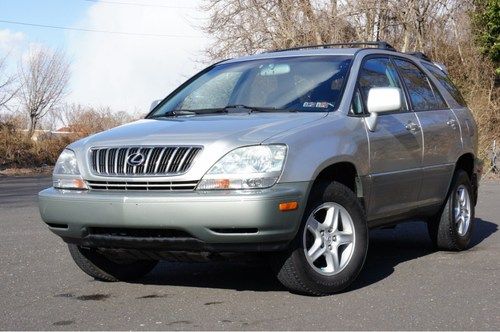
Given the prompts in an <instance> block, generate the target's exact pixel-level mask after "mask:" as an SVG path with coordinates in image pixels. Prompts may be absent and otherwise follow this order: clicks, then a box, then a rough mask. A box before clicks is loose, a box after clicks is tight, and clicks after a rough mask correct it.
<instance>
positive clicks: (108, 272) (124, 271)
mask: <svg viewBox="0 0 500 332" xmlns="http://www.w3.org/2000/svg"><path fill="white" fill-rule="evenodd" d="M68 248H69V252H70V254H71V257H72V258H73V260H74V261H75V263H76V265H78V267H79V268H80V269H81V270H82V271H83V272H85V273H87V274H88V275H89V276H91V277H93V278H95V279H97V280H101V281H128V280H134V279H138V278H141V277H143V276H144V275H146V274H148V273H149V272H150V271H151V270H152V269H153V268H154V267H155V266H156V264H158V261H153V260H151V261H149V260H134V261H129V262H120V263H119V262H116V261H113V260H111V259H109V258H108V257H106V256H104V255H103V254H102V253H100V252H98V251H97V250H96V249H92V248H83V247H80V246H77V245H75V244H68Z"/></svg>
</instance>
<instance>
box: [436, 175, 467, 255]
mask: <svg viewBox="0 0 500 332" xmlns="http://www.w3.org/2000/svg"><path fill="white" fill-rule="evenodd" d="M473 221H474V200H473V192H472V186H471V184H470V179H469V176H468V175H467V173H466V172H465V171H463V170H458V171H456V172H455V175H454V176H453V180H452V183H451V188H450V191H449V193H448V196H447V198H446V201H445V203H444V206H443V208H442V210H441V212H440V214H439V215H437V216H436V217H434V218H433V219H431V220H430V221H429V222H428V223H427V226H428V230H429V235H430V238H431V240H432V242H433V244H434V245H435V246H436V247H437V248H438V249H442V250H455V251H456V250H464V249H467V247H468V245H469V243H470V240H471V237H472V229H473Z"/></svg>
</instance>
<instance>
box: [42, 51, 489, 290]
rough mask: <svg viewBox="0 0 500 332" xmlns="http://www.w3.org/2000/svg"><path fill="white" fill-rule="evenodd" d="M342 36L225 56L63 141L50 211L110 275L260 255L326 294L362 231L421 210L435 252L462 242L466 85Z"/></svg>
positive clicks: (361, 244) (474, 172)
mask: <svg viewBox="0 0 500 332" xmlns="http://www.w3.org/2000/svg"><path fill="white" fill-rule="evenodd" d="M344 46H346V45H321V46H315V47H303V48H297V49H289V50H280V51H274V52H268V53H263V54H258V55H253V56H248V57H242V58H236V59H231V60H226V61H222V62H219V63H217V64H214V65H212V66H210V67H208V68H206V69H205V70H203V71H201V72H200V73H198V74H197V75H195V76H194V77H193V78H191V79H189V80H188V81H187V82H186V83H184V84H183V85H181V86H180V87H179V88H178V89H177V90H175V91H174V92H173V93H171V94H170V95H169V96H167V97H166V98H165V99H164V100H162V101H161V102H160V103H159V104H158V105H156V106H155V107H154V108H153V109H152V111H151V112H150V113H149V115H148V116H147V117H146V118H145V119H143V120H140V121H137V122H134V123H130V124H126V125H123V126H120V127H117V128H114V129H111V130H108V131H105V132H102V133H99V134H96V135H93V136H90V137H87V138H84V139H82V140H79V141H77V142H75V143H73V144H71V145H69V146H68V148H67V149H66V150H64V151H63V153H62V154H61V156H60V158H59V160H58V161H57V164H56V166H55V169H54V174H53V187H52V188H49V189H46V190H44V191H42V192H40V194H39V201H40V212H41V215H42V218H43V220H44V221H45V223H46V224H47V226H48V227H49V229H50V230H51V231H52V232H54V233H55V234H57V235H59V236H60V237H61V238H62V239H63V240H64V241H65V242H67V243H68V246H69V251H70V253H71V255H72V257H73V259H74V260H75V262H76V264H77V265H78V266H79V267H80V268H81V269H82V270H83V271H84V272H86V273H87V274H89V275H90V276H92V277H94V278H97V279H100V280H107V281H115V280H130V279H134V278H140V277H142V276H144V275H145V274H147V273H148V272H149V271H151V270H152V269H153V268H154V266H155V265H156V264H157V262H158V261H159V260H196V261H197V260H210V259H220V258H229V257H234V256H235V255H237V254H246V255H248V254H250V253H254V254H255V253H266V254H267V255H268V257H270V258H271V259H270V261H271V262H272V266H273V268H274V269H275V270H276V273H277V277H278V278H279V280H280V281H281V282H282V283H283V284H284V285H285V286H286V287H288V288H289V289H290V290H292V291H295V292H299V293H307V294H315V295H322V294H331V293H334V292H338V291H340V290H342V289H344V288H346V287H347V286H348V285H349V284H351V282H352V281H353V280H354V279H355V278H356V276H357V275H358V273H359V272H360V270H361V268H362V266H363V263H364V260H365V257H366V253H367V249H368V230H369V229H370V228H375V227H382V226H388V225H392V224H394V223H397V222H401V221H404V220H408V219H414V218H420V219H424V220H426V221H427V222H428V228H429V234H430V237H431V239H432V241H433V242H434V244H435V245H436V246H437V248H441V249H445V250H462V249H465V248H466V247H467V246H468V244H469V241H470V239H471V232H472V229H473V226H474V224H473V220H474V206H475V204H476V201H477V187H478V176H479V173H480V172H479V169H478V168H479V167H478V163H477V162H476V155H477V130H476V125H475V121H474V119H473V117H472V114H471V112H470V111H469V109H468V108H467V106H466V105H465V103H464V100H463V98H462V97H461V95H460V92H459V91H458V90H457V88H456V87H455V86H454V85H453V83H452V82H451V80H450V79H449V77H448V75H447V73H446V69H445V68H444V67H443V66H440V65H437V64H434V63H433V62H431V61H430V60H429V59H428V58H427V57H425V56H424V55H423V54H414V55H409V54H404V53H400V52H397V51H395V50H394V49H393V48H392V47H391V46H390V45H388V44H386V43H362V44H355V45H352V44H349V45H347V46H349V47H347V48H346V47H344ZM353 47H354V48H353Z"/></svg>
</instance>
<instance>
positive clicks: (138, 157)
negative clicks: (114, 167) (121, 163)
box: [127, 152, 146, 166]
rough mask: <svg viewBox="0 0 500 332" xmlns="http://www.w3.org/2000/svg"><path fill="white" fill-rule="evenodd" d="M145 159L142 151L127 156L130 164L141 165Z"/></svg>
mask: <svg viewBox="0 0 500 332" xmlns="http://www.w3.org/2000/svg"><path fill="white" fill-rule="evenodd" d="M145 160H146V157H145V156H144V155H143V154H142V153H140V152H137V153H132V154H131V155H130V156H128V158H127V164H129V165H130V166H140V165H142V164H143V163H144V161H145Z"/></svg>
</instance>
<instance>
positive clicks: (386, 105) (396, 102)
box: [366, 87, 401, 131]
mask: <svg viewBox="0 0 500 332" xmlns="http://www.w3.org/2000/svg"><path fill="white" fill-rule="evenodd" d="M366 108H367V109H368V113H370V116H369V117H368V118H367V119H366V123H367V125H368V129H369V130H370V131H374V130H375V129H376V128H377V117H378V115H379V114H382V113H387V112H393V111H398V110H400V109H401V90H400V89H399V88H392V87H386V88H371V89H370V91H368V100H367V102H366Z"/></svg>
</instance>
